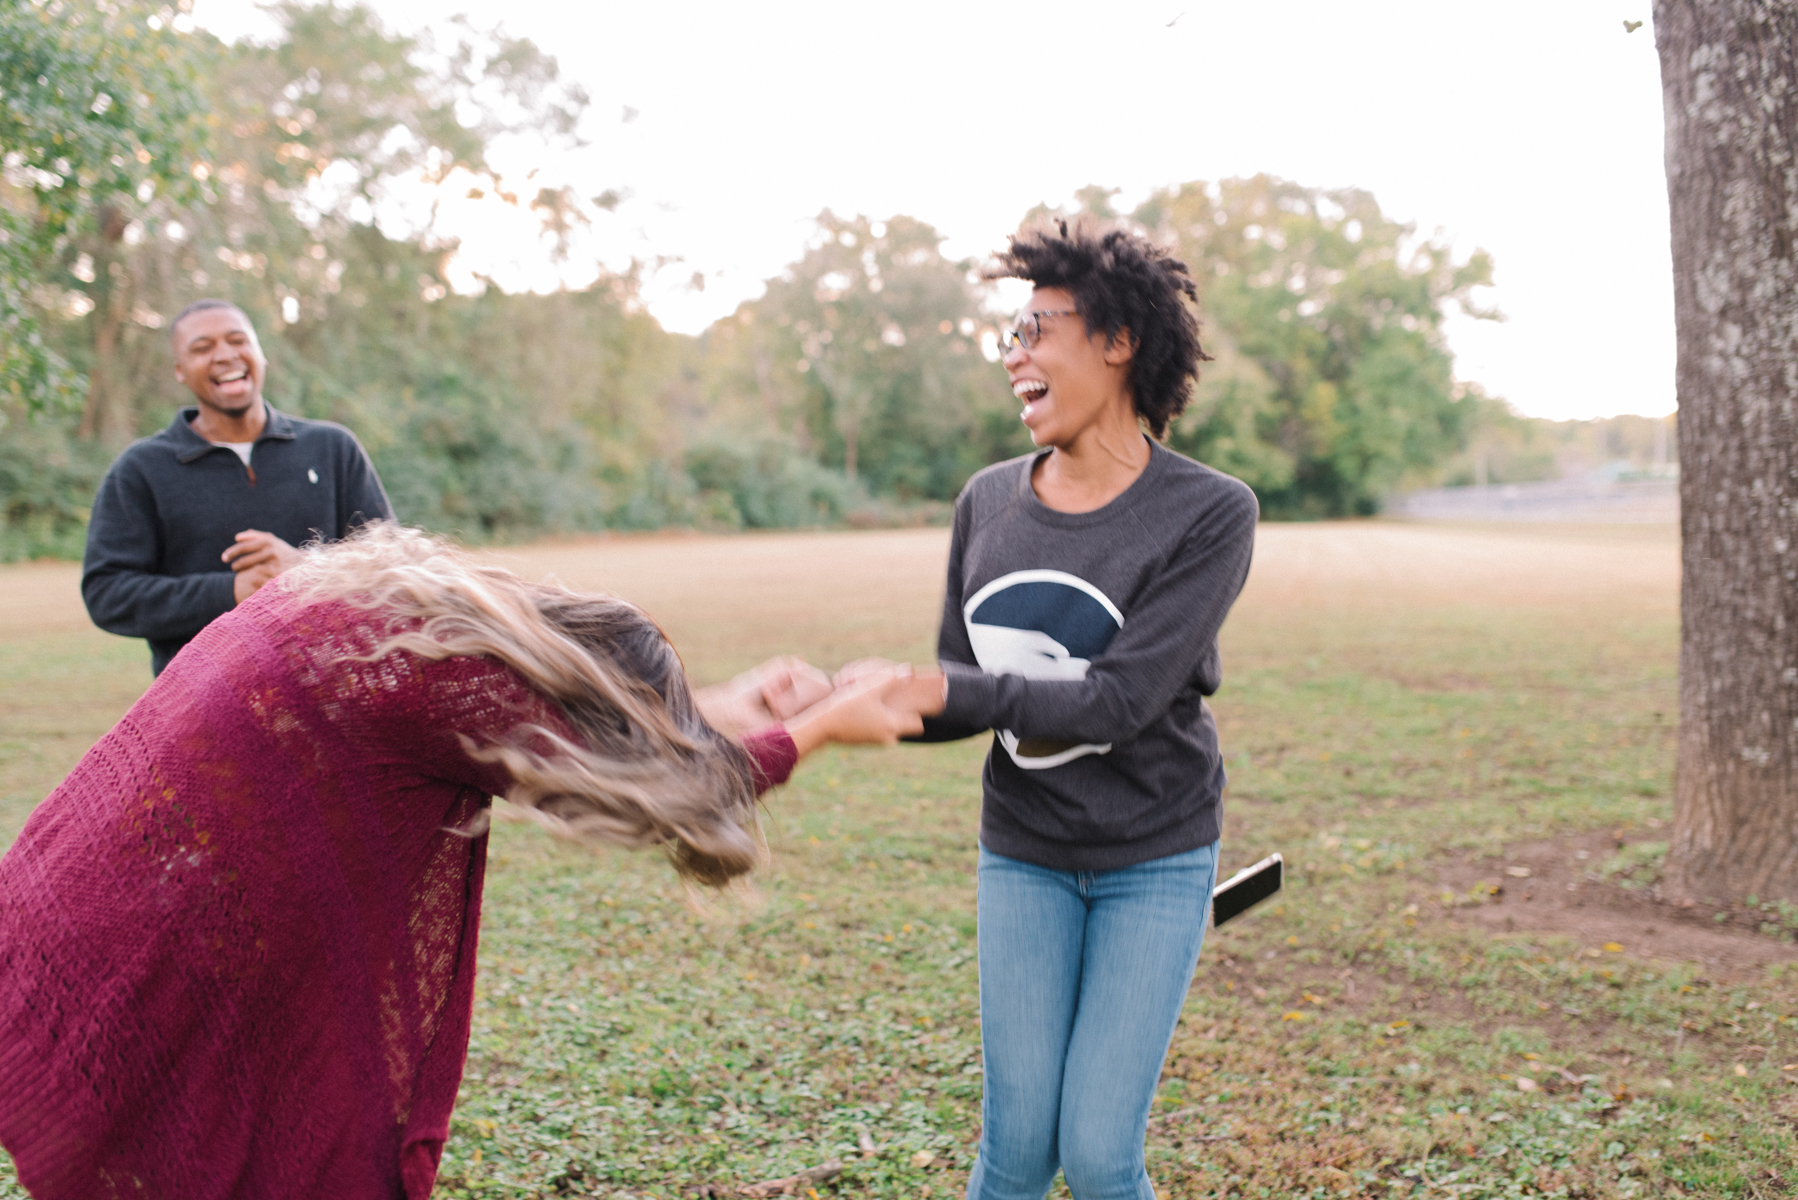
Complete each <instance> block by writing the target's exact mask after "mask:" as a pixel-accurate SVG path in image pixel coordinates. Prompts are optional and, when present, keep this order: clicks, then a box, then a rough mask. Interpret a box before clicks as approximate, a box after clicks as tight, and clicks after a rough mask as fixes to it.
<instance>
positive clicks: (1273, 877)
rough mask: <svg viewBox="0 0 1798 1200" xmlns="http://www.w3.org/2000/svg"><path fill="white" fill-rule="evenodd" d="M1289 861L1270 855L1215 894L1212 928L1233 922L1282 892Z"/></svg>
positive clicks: (1212, 893)
mask: <svg viewBox="0 0 1798 1200" xmlns="http://www.w3.org/2000/svg"><path fill="white" fill-rule="evenodd" d="M1285 867H1286V860H1285V859H1283V858H1281V857H1280V856H1279V855H1278V854H1270V855H1268V856H1267V857H1266V858H1264V859H1262V860H1261V861H1260V862H1258V863H1256V864H1255V865H1254V866H1252V867H1244V868H1243V869H1242V870H1240V871H1238V872H1236V874H1234V875H1232V876H1230V878H1228V879H1226V880H1224V881H1223V882H1222V883H1220V884H1218V885H1217V887H1215V888H1213V889H1212V891H1211V927H1212V928H1213V929H1216V928H1217V927H1218V926H1219V925H1222V924H1223V923H1224V922H1226V921H1233V920H1235V919H1236V918H1237V917H1240V916H1241V915H1242V914H1243V913H1245V912H1248V911H1249V909H1251V908H1253V907H1255V905H1257V904H1259V903H1261V902H1262V901H1263V900H1265V899H1267V898H1268V897H1269V896H1271V895H1273V894H1274V893H1275V892H1277V891H1279V890H1280V884H1281V882H1282V879H1283V876H1284V875H1285Z"/></svg>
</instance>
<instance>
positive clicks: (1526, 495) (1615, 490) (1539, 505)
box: [1386, 479, 1679, 525]
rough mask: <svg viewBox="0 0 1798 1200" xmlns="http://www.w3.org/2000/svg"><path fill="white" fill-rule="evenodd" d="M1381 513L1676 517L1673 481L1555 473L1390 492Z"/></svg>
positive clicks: (1605, 519) (1648, 520)
mask: <svg viewBox="0 0 1798 1200" xmlns="http://www.w3.org/2000/svg"><path fill="white" fill-rule="evenodd" d="M1386 514H1387V515H1388V516H1394V517H1409V518H1411V519H1412V520H1418V521H1578V522H1585V523H1591V524H1617V525H1660V524H1675V523H1677V522H1678V521H1679V482H1678V481H1677V480H1673V479H1650V480H1644V481H1642V482H1638V483H1612V482H1610V481H1607V480H1583V479H1555V480H1549V481H1547V482H1544V483H1508V484H1492V485H1490V486H1488V487H1458V488H1431V489H1429V490H1428V491H1422V492H1411V493H1410V494H1408V495H1403V496H1393V497H1391V498H1390V499H1389V500H1388V501H1387V504H1386Z"/></svg>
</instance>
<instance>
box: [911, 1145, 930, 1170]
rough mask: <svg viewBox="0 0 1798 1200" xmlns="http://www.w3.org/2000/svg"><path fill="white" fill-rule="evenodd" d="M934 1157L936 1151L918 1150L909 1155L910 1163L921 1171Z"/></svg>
mask: <svg viewBox="0 0 1798 1200" xmlns="http://www.w3.org/2000/svg"><path fill="white" fill-rule="evenodd" d="M935 1158H936V1153H935V1152H934V1151H931V1150H920V1151H918V1152H917V1153H916V1154H914V1155H912V1156H911V1165H912V1166H914V1167H916V1168H918V1169H919V1170H920V1171H921V1170H923V1169H924V1168H925V1167H928V1166H929V1165H930V1164H931V1162H932V1161H933V1160H935Z"/></svg>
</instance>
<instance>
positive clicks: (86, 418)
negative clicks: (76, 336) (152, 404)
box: [80, 205, 137, 449]
mask: <svg viewBox="0 0 1798 1200" xmlns="http://www.w3.org/2000/svg"><path fill="white" fill-rule="evenodd" d="M125 224H126V222H125V215H124V213H122V212H120V211H119V210H118V209H117V208H114V207H113V206H111V205H107V206H105V207H104V208H102V209H101V210H100V238H99V241H98V243H97V245H96V250H97V251H98V253H96V254H95V255H94V281H95V283H96V284H98V286H97V287H96V288H95V299H94V311H93V314H92V316H93V322H94V362H93V366H92V368H91V369H89V371H88V373H87V408H86V409H85V410H84V411H83V412H82V414H81V429H80V436H81V437H83V438H98V439H99V440H100V441H101V443H102V444H104V445H107V446H111V447H114V448H115V449H116V448H119V447H122V446H124V445H125V443H127V442H129V441H130V440H131V439H132V438H134V437H136V436H137V414H136V413H135V412H134V411H133V410H132V404H131V388H130V386H129V384H128V383H127V381H126V380H125V379H124V378H123V372H122V371H121V369H120V368H121V362H120V360H121V358H122V357H123V356H122V352H121V351H122V348H121V346H120V344H119V343H120V340H121V338H120V335H121V334H123V333H124V330H125V320H126V318H127V317H128V316H129V315H130V312H131V305H132V302H133V300H134V298H135V297H134V294H133V293H134V287H133V285H134V283H135V280H134V279H133V277H132V274H131V267H130V264H129V263H126V262H125V261H124V256H123V255H122V254H120V253H119V249H120V246H121V245H122V243H123V240H124V237H125Z"/></svg>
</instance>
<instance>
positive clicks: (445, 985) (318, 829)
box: [0, 580, 797, 1200]
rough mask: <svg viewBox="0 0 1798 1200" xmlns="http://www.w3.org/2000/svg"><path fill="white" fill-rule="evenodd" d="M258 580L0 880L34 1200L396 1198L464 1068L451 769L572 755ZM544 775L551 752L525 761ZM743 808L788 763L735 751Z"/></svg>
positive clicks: (39, 821) (404, 1192)
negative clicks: (527, 748) (369, 655)
mask: <svg viewBox="0 0 1798 1200" xmlns="http://www.w3.org/2000/svg"><path fill="white" fill-rule="evenodd" d="M284 584H285V581H284V580H276V581H275V582H274V583H272V584H270V585H269V586H267V587H265V588H263V589H262V590H261V591H259V592H258V593H257V594H256V595H255V596H253V597H251V598H250V599H249V600H248V601H246V602H245V603H244V604H242V605H240V606H239V607H237V608H236V609H234V610H232V611H231V612H229V613H227V614H225V615H224V616H223V617H221V618H220V619H218V620H216V621H214V622H212V623H211V624H210V625H208V626H207V627H206V629H205V631H204V632H203V633H201V634H200V636H199V637H198V638H196V639H195V640H194V642H193V643H192V644H191V645H190V646H189V647H188V648H187V650H185V651H184V652H183V653H182V654H181V655H180V657H179V658H178V660H177V661H176V662H175V663H174V664H173V665H172V666H171V667H170V668H169V669H168V670H167V671H165V672H163V674H162V675H161V676H160V677H159V678H158V679H157V680H156V681H155V682H154V683H153V684H152V685H151V687H150V689H149V690H148V691H147V692H145V693H144V695H143V697H142V698H141V699H140V700H139V701H138V702H137V703H136V704H135V705H133V706H132V708H131V710H130V711H129V712H128V713H127V714H126V715H125V717H124V719H122V720H121V721H120V722H119V723H118V724H117V725H116V726H115V727H114V728H113V729H112V731H111V732H109V733H108V734H106V736H104V737H103V738H101V739H100V741H99V742H98V743H97V744H96V745H95V746H94V747H93V748H92V749H91V750H90V751H89V752H88V753H87V755H86V756H85V757H84V758H83V759H82V760H81V762H80V764H79V765H78V766H77V767H76V768H75V770H74V771H73V772H72V773H71V774H70V775H69V777H68V778H67V779H66V780H64V781H63V783H62V784H61V785H60V786H59V787H58V788H57V789H56V790H55V791H54V792H52V793H51V794H50V796H49V797H48V798H47V799H45V800H44V801H43V803H42V804H40V805H39V806H38V808H37V810H36V811H35V812H34V813H33V814H32V816H31V819H30V821H29V822H28V823H27V824H26V826H25V829H24V831H23V832H22V833H21V834H20V835H19V838H18V840H17V841H16V842H15V843H14V844H13V846H12V848H11V849H10V850H9V851H8V852H7V853H6V855H5V856H4V858H0V1145H4V1147H5V1148H6V1150H7V1151H8V1152H10V1153H11V1154H12V1156H13V1159H14V1161H15V1163H16V1165H17V1169H18V1174H19V1180H20V1182H21V1183H23V1184H24V1186H25V1187H26V1188H27V1189H28V1190H29V1191H30V1192H31V1194H32V1195H33V1196H34V1197H37V1198H38V1200H108V1198H112V1197H126V1196H130V1197H142V1196H158V1197H176V1196H179V1197H182V1198H183V1200H222V1198H242V1200H252V1198H254V1200H290V1198H291V1200H300V1198H302V1197H307V1198H311V1197H331V1198H332V1200H376V1198H379V1200H395V1198H396V1197H407V1198H410V1200H419V1198H422V1197H424V1196H426V1195H428V1194H429V1192H430V1190H431V1185H432V1182H433V1180H434V1178H435V1175H436V1170H437V1163H438V1156H439V1154H440V1152H441V1150H442V1147H443V1143H444V1139H445V1138H446V1137H447V1135H448V1129H449V1117H450V1110H451V1108H452V1106H453V1105H454V1103H455V1099H456V1089H457V1086H458V1084H459V1082H460V1080H461V1076H462V1069H463V1062H464V1058H465V1056H466V1052H467V1046H468V1033H469V1022H470V1013H471V1008H472V1001H473V989H474V980H475V949H476V935H477V931H478V928H479V920H480V902H481V884H482V877H483V868H484V865H485V862H486V853H487V837H486V835H485V833H484V832H479V833H471V832H470V828H471V827H470V823H471V821H473V820H474V819H475V818H476V817H477V816H479V815H480V814H481V812H482V811H483V809H485V808H486V806H487V804H488V802H489V797H491V796H493V795H496V794H501V793H503V792H505V791H506V789H507V788H508V787H509V786H510V785H511V782H512V781H511V779H510V776H509V775H508V774H507V772H506V771H505V769H504V768H503V767H500V766H498V765H496V764H492V763H483V762H478V761H476V760H475V759H473V758H472V757H470V753H469V749H468V744H467V743H466V742H465V741H464V738H466V739H468V740H469V741H471V742H472V743H473V744H474V745H476V746H481V745H489V744H493V743H496V742H499V741H501V740H504V739H509V738H517V737H523V738H525V739H527V740H529V739H531V738H537V739H541V735H540V734H531V733H529V732H528V731H526V730H525V729H524V727H526V726H531V725H535V726H540V727H542V728H543V729H548V730H551V731H553V732H555V733H556V734H558V735H559V736H561V737H564V738H570V739H572V738H574V737H575V734H574V733H573V730H572V729H571V727H570V726H569V725H568V723H567V721H566V720H565V718H564V717H563V715H562V713H561V710H560V709H559V708H558V707H556V706H555V705H554V704H553V703H552V702H550V701H549V700H547V699H545V698H544V697H543V696H541V695H540V694H539V693H537V692H535V691H533V690H532V689H531V688H530V687H529V686H528V685H527V684H526V683H525V681H524V680H523V678H522V677H520V676H519V675H518V674H517V673H516V672H515V671H513V670H512V669H511V668H509V667H506V666H504V665H502V664H500V663H499V662H497V661H495V660H493V659H489V658H482V657H457V658H449V659H444V660H440V661H431V660H427V659H424V658H420V657H418V656H416V655H413V654H410V653H407V652H403V651H396V652H391V653H389V654H387V655H385V656H383V657H381V658H379V659H377V660H375V661H372V662H353V661H346V655H352V654H363V653H366V652H368V651H369V650H370V649H371V648H372V647H373V646H374V645H375V644H376V642H377V640H378V639H379V637H380V636H382V635H383V634H385V633H386V632H388V631H389V630H391V628H392V625H391V624H390V623H389V622H388V621H387V620H386V619H385V618H383V617H382V616H381V615H380V614H378V613H369V612H365V611H359V610H356V609H353V608H350V607H348V606H345V605H342V604H338V603H311V604H306V603H302V602H301V601H300V600H299V599H298V598H297V597H296V596H295V595H294V594H292V593H290V592H289V591H288V590H287V588H286V587H285V586H284ZM535 744H536V745H537V746H538V748H539V749H540V750H542V751H544V752H553V747H551V746H550V745H549V743H548V742H546V741H542V740H538V741H537V742H536V743H535ZM748 748H749V750H750V753H751V756H752V758H753V759H754V760H755V761H756V764H757V782H758V783H759V784H762V785H764V786H766V785H771V784H774V783H779V782H781V781H783V780H784V779H785V778H786V776H787V774H788V772H789V771H790V770H791V769H792V765H793V761H794V759H795V758H796V757H797V755H796V753H795V751H794V749H793V743H792V741H791V739H790V738H788V737H787V736H786V734H785V732H784V731H782V730H779V729H778V728H777V729H774V730H771V731H765V732H764V733H763V734H760V735H752V737H751V738H750V739H749V740H748Z"/></svg>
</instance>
